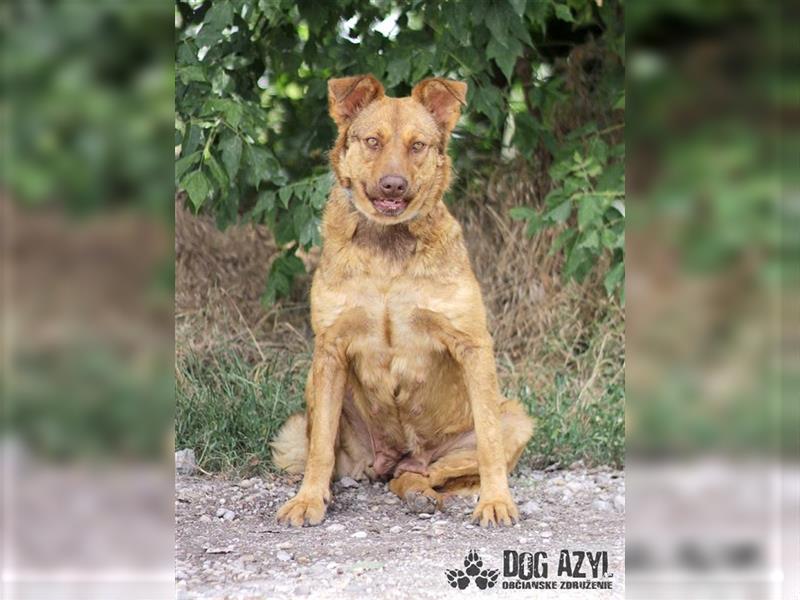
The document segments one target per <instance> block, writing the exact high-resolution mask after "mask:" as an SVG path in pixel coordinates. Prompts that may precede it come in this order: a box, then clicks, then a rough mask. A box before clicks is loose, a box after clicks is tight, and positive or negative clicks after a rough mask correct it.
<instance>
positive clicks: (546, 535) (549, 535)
mask: <svg viewBox="0 0 800 600" xmlns="http://www.w3.org/2000/svg"><path fill="white" fill-rule="evenodd" d="M539 535H541V536H542V537H543V538H549V537H551V536H552V535H553V532H552V531H543V532H542V533H540V534H539Z"/></svg>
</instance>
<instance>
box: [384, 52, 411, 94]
mask: <svg viewBox="0 0 800 600" xmlns="http://www.w3.org/2000/svg"><path fill="white" fill-rule="evenodd" d="M410 70H411V61H410V59H409V56H408V54H407V53H404V54H403V56H401V57H400V58H395V59H394V60H392V61H391V62H389V66H388V67H387V69H386V86H387V87H394V86H396V85H397V84H398V83H402V82H403V81H406V79H408V72H409V71H410Z"/></svg>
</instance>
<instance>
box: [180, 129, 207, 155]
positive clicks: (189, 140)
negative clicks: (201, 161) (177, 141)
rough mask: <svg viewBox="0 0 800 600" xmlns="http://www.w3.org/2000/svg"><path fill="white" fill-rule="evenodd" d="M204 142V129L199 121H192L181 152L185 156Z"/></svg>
mask: <svg viewBox="0 0 800 600" xmlns="http://www.w3.org/2000/svg"><path fill="white" fill-rule="evenodd" d="M202 143H203V130H202V129H201V128H200V126H199V125H198V124H197V123H192V124H190V125H189V126H188V127H187V131H186V135H185V136H184V138H183V144H181V154H183V155H184V156H186V155H188V154H191V153H192V152H194V151H195V150H197V149H198V148H199V147H200V144H202Z"/></svg>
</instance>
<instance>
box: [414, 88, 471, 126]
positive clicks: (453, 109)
mask: <svg viewBox="0 0 800 600" xmlns="http://www.w3.org/2000/svg"><path fill="white" fill-rule="evenodd" d="M411 97H412V98H414V99H415V100H416V101H417V102H419V103H420V104H422V105H423V106H424V107H425V108H427V109H428V112H430V113H431V114H432V115H433V118H434V119H436V122H437V123H438V124H439V127H441V128H442V129H443V130H444V134H445V135H446V136H447V135H450V132H451V131H453V128H454V127H455V126H456V123H457V122H458V117H459V116H461V107H462V106H466V105H467V84H466V83H464V82H463V81H455V80H453V79H444V78H442V77H433V78H431V79H425V80H424V81H421V82H419V83H418V84H417V85H415V86H414V89H413V90H411Z"/></svg>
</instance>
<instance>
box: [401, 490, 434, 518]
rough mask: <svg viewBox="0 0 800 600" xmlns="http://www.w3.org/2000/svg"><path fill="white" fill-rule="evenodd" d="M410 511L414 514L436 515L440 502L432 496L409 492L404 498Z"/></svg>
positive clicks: (414, 491)
mask: <svg viewBox="0 0 800 600" xmlns="http://www.w3.org/2000/svg"><path fill="white" fill-rule="evenodd" d="M403 500H405V503H406V506H407V507H408V510H410V511H411V512H412V513H415V514H419V513H431V514H432V513H434V512H436V508H437V507H438V506H439V500H438V499H437V498H436V497H435V496H432V495H429V494H425V493H423V492H420V491H418V490H409V491H407V492H406V493H405V495H404V496H403Z"/></svg>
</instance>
